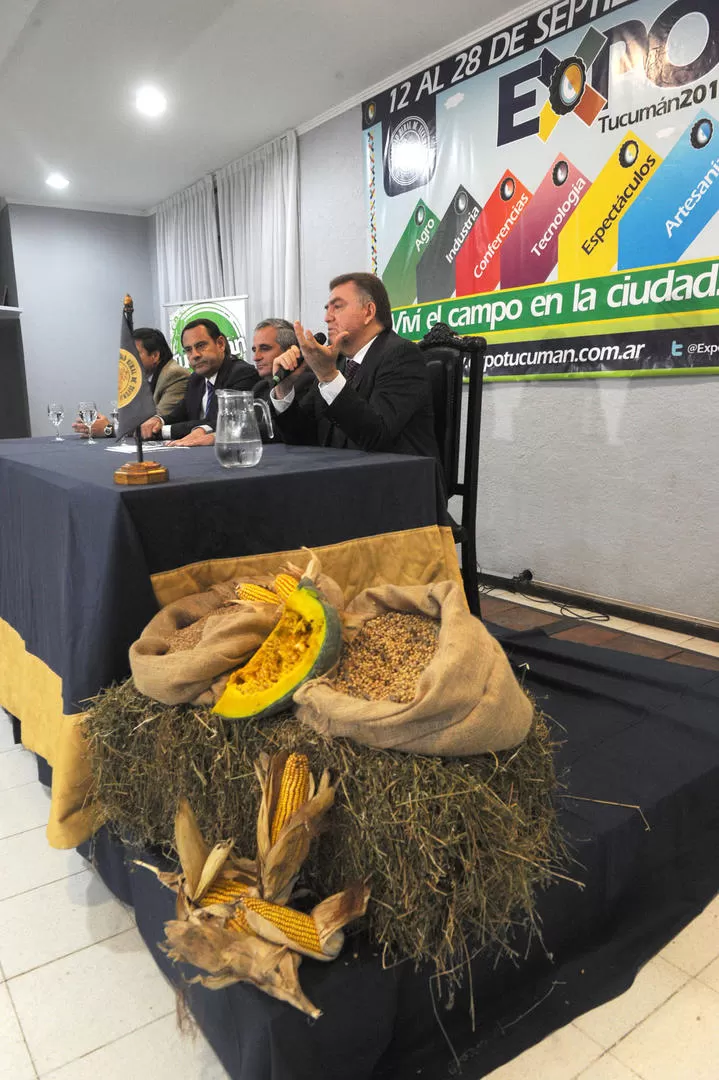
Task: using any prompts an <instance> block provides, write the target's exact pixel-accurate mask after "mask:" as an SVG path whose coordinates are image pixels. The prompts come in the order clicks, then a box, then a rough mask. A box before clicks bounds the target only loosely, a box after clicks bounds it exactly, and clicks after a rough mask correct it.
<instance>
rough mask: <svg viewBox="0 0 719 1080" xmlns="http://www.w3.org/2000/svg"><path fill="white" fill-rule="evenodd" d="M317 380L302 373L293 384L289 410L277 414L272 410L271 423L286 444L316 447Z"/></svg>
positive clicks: (307, 373) (308, 374) (310, 375)
mask: <svg viewBox="0 0 719 1080" xmlns="http://www.w3.org/2000/svg"><path fill="white" fill-rule="evenodd" d="M318 396H319V390H318V389H317V379H316V378H315V377H314V375H312V374H311V373H310V372H304V373H303V375H302V376H301V377H300V379H299V380H298V381H297V383H296V384H295V400H294V401H293V402H292V404H291V405H290V407H289V409H285V410H284V412H281V413H280V412H278V411H277V410H276V409H275V408H273V406H272V403H271V402H270V408H271V409H272V422H273V424H274V425H275V427H276V428H277V430H278V431H279V433H280V435H281V436H282V439H283V441H284V442H286V443H290V444H292V445H294V446H317V444H318V433H317V410H318V403H317V398H318Z"/></svg>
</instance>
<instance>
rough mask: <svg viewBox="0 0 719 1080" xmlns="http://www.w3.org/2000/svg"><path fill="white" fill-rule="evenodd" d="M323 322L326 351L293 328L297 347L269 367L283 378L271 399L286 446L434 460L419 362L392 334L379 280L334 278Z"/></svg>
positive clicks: (426, 386)
mask: <svg viewBox="0 0 719 1080" xmlns="http://www.w3.org/2000/svg"><path fill="white" fill-rule="evenodd" d="M325 322H326V323H327V332H328V336H329V345H320V344H318V343H317V341H316V340H315V338H314V336H313V335H312V334H311V333H309V332H308V331H306V330H305V329H304V328H303V327H302V326H301V325H300V323H295V332H296V334H297V339H298V342H299V348H297V347H293V348H291V349H289V350H288V351H287V352H285V353H283V354H282V355H281V356H279V357H277V358H276V359H275V361H274V364H273V369H274V372H275V373H276V372H277V371H278V370H279V369H280V368H284V369H285V370H287V371H289V372H290V374H289V375H288V376H287V377H286V378H283V380H282V381H281V382H280V383H278V385H277V386H276V387H275V389H274V390H273V391H272V393H271V395H270V401H271V402H272V404H273V406H274V409H275V410H276V414H277V426H278V428H279V429H280V432H281V434H282V436H283V438H284V440H285V442H295V443H309V444H314V445H319V446H333V447H338V448H339V447H348V448H350V449H359V450H375V451H389V452H391V453H396V454H419V455H421V456H426V457H436V458H438V459H439V450H438V447H437V442H436V439H435V434H434V418H433V412H432V397H431V390H430V383H429V377H428V375H427V369H426V366H425V362H424V357H423V356H422V353H421V351H420V349H419V347H418V346H417V345H415V344H414V343H413V342H411V341H406V340H405V339H404V338H401V337H399V336H398V335H397V334H395V333H394V331H393V330H392V314H391V310H390V303H389V297H388V296H387V290H386V289H385V287H384V285H383V284H382V282H381V281H380V279H379V278H378V277H376V276H375V275H374V274H366V273H356V274H342V275H341V276H340V277H336V278H334V279H333V280H332V281H331V282H330V297H329V300H328V301H327V304H326V305H325ZM300 349H301V350H302V353H301V356H300ZM303 359H304V363H303V362H302V360H303Z"/></svg>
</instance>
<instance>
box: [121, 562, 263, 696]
mask: <svg viewBox="0 0 719 1080" xmlns="http://www.w3.org/2000/svg"><path fill="white" fill-rule="evenodd" d="M235 599H236V597H235V589H234V587H233V585H232V584H231V583H230V582H221V583H219V584H217V585H212V586H211V587H210V588H209V589H207V590H206V591H205V592H201V593H194V594H193V595H191V596H186V597H184V598H183V599H182V600H175V601H174V603H172V604H168V605H167V607H164V608H163V609H162V611H159V612H158V613H157V615H155V617H154V618H153V619H151V620H150V622H149V623H148V624H147V626H146V627H145V629H144V630H143V631H142V634H141V635H140V637H139V638H138V639H137V641H135V642H134V643H133V644H132V645H131V646H130V669H131V671H132V676H133V678H134V680H135V685H136V687H137V689H138V690H139V691H140V693H142V694H146V695H147V696H148V697H151V698H154V699H155V701H161V702H163V704H165V705H180V704H183V703H186V702H187V703H192V704H193V705H214V704H215V702H216V701H217V700H218V699H219V697H220V695H221V694H222V691H223V690H224V688H225V683H226V682H227V679H228V677H229V674H230V672H231V671H232V670H234V668H236V667H239V666H240V664H243V663H245V661H246V660H247V659H248V658H249V657H250V656H251V655H252V653H253V652H255V650H256V649H258V648H259V647H260V645H261V644H262V642H263V641H264V640H265V638H266V637H267V635H268V634H269V633H270V632H271V630H272V629H273V627H274V625H275V623H276V622H277V619H278V618H279V614H280V611H281V608H280V607H279V606H276V605H272V604H262V603H252V602H248V601H243V602H240V603H235V602H234V601H235Z"/></svg>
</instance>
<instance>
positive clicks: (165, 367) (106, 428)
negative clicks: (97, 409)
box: [72, 326, 190, 439]
mask: <svg viewBox="0 0 719 1080" xmlns="http://www.w3.org/2000/svg"><path fill="white" fill-rule="evenodd" d="M132 336H133V340H134V342H135V348H136V349H137V355H138V357H139V358H140V363H141V364H142V368H143V371H144V372H145V378H146V379H147V381H148V382H149V384H150V389H151V390H152V396H153V398H154V401H155V405H156V407H157V412H158V415H159V416H164V415H165V414H167V413H170V412H172V410H173V409H174V408H175V406H176V405H179V403H180V402H181V401H182V399H183V397H184V396H185V390H186V389H187V383H188V380H189V378H190V372H189V370H188V368H185V367H182V365H181V364H178V363H177V362H176V361H175V360H173V359H172V350H171V349H170V346H169V345H168V344H167V340H166V338H165V335H164V334H163V333H162V331H161V330H155V329H154V327H151V326H140V327H138V328H137V329H136V330H134V331H133V335H132ZM72 428H73V431H77V432H78V434H80V435H81V436H82V437H83V438H85V439H86V438H87V434H88V432H87V424H83V422H82V421H81V420H80V419H77V420H76V421H75V422H74V424H73V425H72ZM92 434H93V435H95V436H97V437H98V438H101V437H102V436H103V435H106V436H107V437H108V438H112V436H113V435H114V430H113V427H112V424H111V422H110V420H109V419H108V418H107V417H106V416H103V415H102V414H101V415H100V416H98V418H97V420H96V421H95V423H94V424H93V425H92Z"/></svg>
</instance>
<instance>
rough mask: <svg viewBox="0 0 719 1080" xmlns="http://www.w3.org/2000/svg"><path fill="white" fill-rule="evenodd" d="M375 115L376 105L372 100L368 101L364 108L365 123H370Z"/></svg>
mask: <svg viewBox="0 0 719 1080" xmlns="http://www.w3.org/2000/svg"><path fill="white" fill-rule="evenodd" d="M376 115H377V106H376V105H375V103H374V101H370V102H369V104H368V105H367V108H366V109H365V117H366V120H367V123H368V124H371V123H372V122H373V120H374V118H375V116H376Z"/></svg>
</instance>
